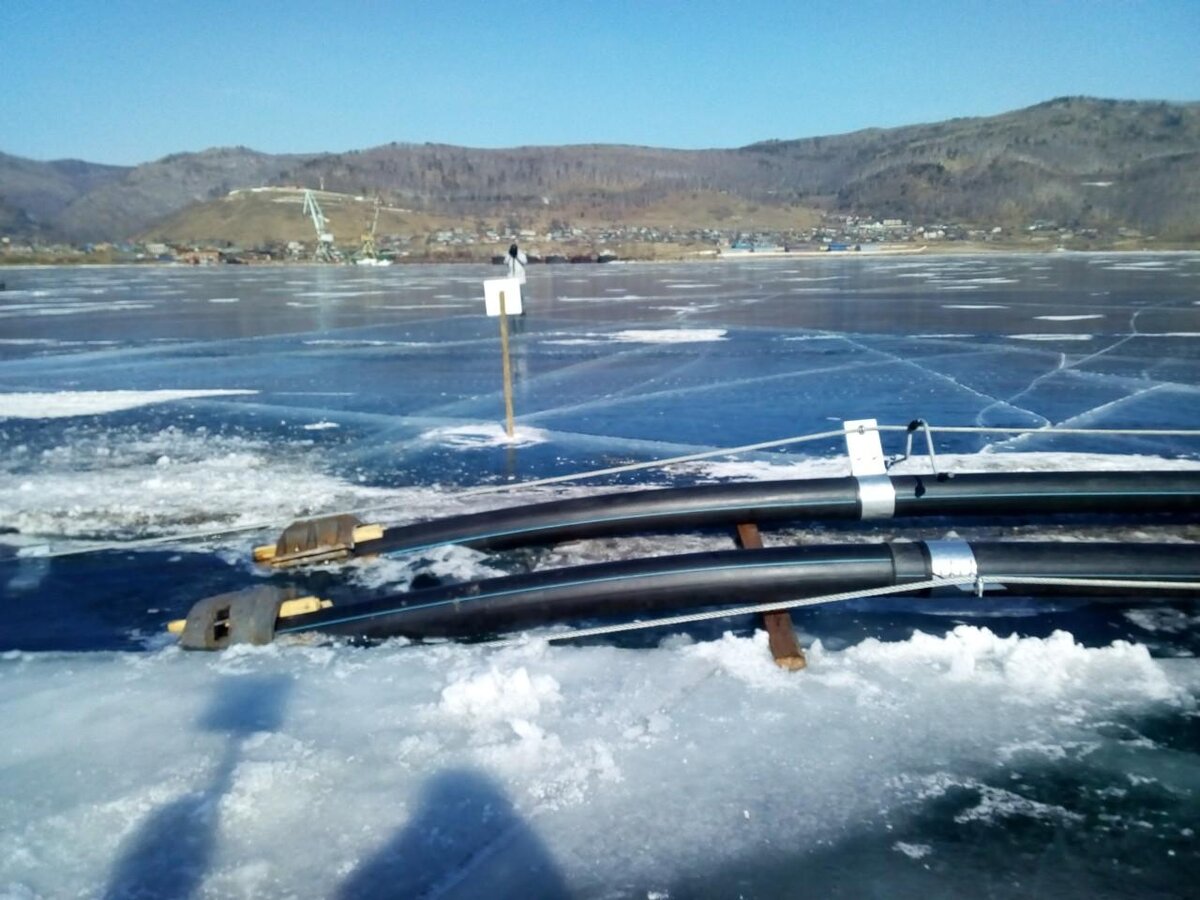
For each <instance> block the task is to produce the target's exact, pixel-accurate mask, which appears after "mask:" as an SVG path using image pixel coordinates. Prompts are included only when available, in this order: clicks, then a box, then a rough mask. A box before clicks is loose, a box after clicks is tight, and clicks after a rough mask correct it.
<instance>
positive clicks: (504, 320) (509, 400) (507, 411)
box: [500, 291, 513, 438]
mask: <svg viewBox="0 0 1200 900" xmlns="http://www.w3.org/2000/svg"><path fill="white" fill-rule="evenodd" d="M500 352H501V354H502V355H503V357H504V430H505V431H506V432H508V436H509V437H510V438H511V437H512V436H513V395H512V363H511V362H509V359H508V311H507V310H506V309H505V308H504V291H501V292H500Z"/></svg>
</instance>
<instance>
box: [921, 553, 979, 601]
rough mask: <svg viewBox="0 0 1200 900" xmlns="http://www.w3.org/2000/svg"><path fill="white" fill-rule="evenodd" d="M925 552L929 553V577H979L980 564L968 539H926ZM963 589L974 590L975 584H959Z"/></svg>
mask: <svg viewBox="0 0 1200 900" xmlns="http://www.w3.org/2000/svg"><path fill="white" fill-rule="evenodd" d="M924 544H925V552H926V553H927V554H928V555H929V577H930V578H933V579H935V580H940V579H945V580H947V581H949V580H951V579H962V578H973V579H975V580H976V581H978V579H979V564H978V563H977V562H976V561H975V553H974V551H973V550H972V549H971V545H970V544H968V543H967V542H966V541H925V542H924ZM957 587H958V589H959V590H961V591H974V590H975V585H971V584H961V583H960V584H958V585H957Z"/></svg>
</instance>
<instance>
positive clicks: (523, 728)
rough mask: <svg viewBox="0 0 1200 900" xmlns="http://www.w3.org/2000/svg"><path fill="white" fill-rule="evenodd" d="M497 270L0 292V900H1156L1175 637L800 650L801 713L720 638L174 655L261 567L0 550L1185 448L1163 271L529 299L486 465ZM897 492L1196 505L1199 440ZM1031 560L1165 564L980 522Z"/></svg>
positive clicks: (1164, 622)
mask: <svg viewBox="0 0 1200 900" xmlns="http://www.w3.org/2000/svg"><path fill="white" fill-rule="evenodd" d="M499 274H500V272H499V269H498V268H492V267H486V266H482V267H471V266H453V267H449V266H448V267H434V266H412V267H393V268H388V269H376V270H367V271H363V270H358V269H354V268H350V267H327V268H319V267H281V268H276V267H271V268H246V269H241V268H237V267H223V268H215V269H187V268H157V267H156V268H79V269H62V268H58V269H12V270H6V271H5V272H4V281H5V282H6V288H7V289H6V290H5V291H4V292H2V293H0V529H4V531H3V532H2V533H0V602H3V604H4V614H5V621H4V626H3V627H2V628H0V652H2V653H3V654H4V655H3V657H2V658H0V714H2V715H3V716H4V720H5V721H6V722H7V723H9V724H8V727H7V728H6V738H5V741H4V742H3V746H2V747H0V895H9V896H14V897H22V898H24V897H60V896H84V897H88V896H104V897H134V896H202V897H240V896H245V897H256V898H257V897H290V896H343V897H393V896H405V897H408V896H437V897H459V896H461V897H476V896H486V895H493V896H539V895H543V896H583V897H651V896H657V897H673V898H679V897H695V896H713V897H736V896H739V895H741V896H746V897H788V896H808V895H813V896H846V897H861V896H889V897H897V896H913V897H917V896H922V897H927V896H964V895H985V896H994V897H1028V896H1037V895H1041V894H1045V895H1050V894H1054V895H1058V896H1079V897H1084V896H1086V897H1099V896H1112V897H1116V896H1130V895H1138V896H1163V897H1170V896H1187V895H1189V894H1190V892H1191V891H1192V890H1193V885H1194V883H1195V880H1196V878H1197V877H1200V852H1198V851H1197V844H1196V840H1195V835H1194V832H1193V829H1194V828H1195V827H1196V823H1197V822H1200V758H1198V756H1197V754H1198V753H1200V730H1198V729H1197V722H1198V721H1200V718H1198V712H1197V705H1196V699H1197V692H1198V690H1200V664H1198V663H1197V662H1196V659H1195V654H1196V652H1197V650H1198V649H1200V639H1197V636H1196V634H1195V631H1196V625H1197V622H1198V618H1197V616H1196V614H1195V612H1194V610H1193V608H1191V607H1188V606H1179V605H1167V604H1161V605H1160V604H1152V605H1147V606H1142V607H1138V608H1135V609H1120V608H1115V607H1100V606H1093V607H1084V608H1072V607H1070V606H1069V605H1068V606H1064V607H1062V608H1053V609H1050V610H1049V611H1048V612H1047V614H1046V615H1044V616H1040V617H1034V616H1031V615H1025V614H1022V611H1021V610H1014V609H1010V610H1008V611H1007V612H1005V613H1004V614H1001V615H996V616H992V617H981V616H977V615H976V616H967V615H961V614H955V611H953V610H949V611H947V610H945V609H943V610H941V611H940V612H941V614H939V615H932V614H927V613H920V612H918V611H915V610H913V609H911V608H906V607H905V605H904V604H903V603H900V602H897V603H896V604H893V605H891V606H890V607H887V608H883V607H856V608H850V609H845V608H841V609H815V610H808V611H804V612H797V613H796V614H795V616H794V618H795V621H796V624H797V627H798V630H799V631H800V632H801V634H802V636H803V638H804V640H805V642H806V643H808V644H810V645H811V646H812V648H813V649H812V653H811V654H810V660H811V663H812V665H811V667H810V669H809V670H808V671H806V672H805V673H802V674H798V675H788V674H784V673H781V672H779V671H777V670H776V669H775V668H774V666H773V665H772V664H771V662H770V660H769V657H768V655H767V653H766V650H765V645H764V642H763V638H762V635H761V634H755V633H754V631H753V622H750V621H725V622H720V623H718V625H717V626H714V627H711V628H708V629H700V630H693V631H690V632H687V633H682V632H667V633H650V634H648V635H643V636H642V637H640V638H636V639H626V640H624V641H621V642H616V643H607V644H605V643H592V644H588V645H583V646H570V645H553V646H551V645H547V644H546V643H545V642H544V641H540V640H538V639H536V637H534V638H530V639H529V640H527V641H526V642H524V643H522V644H520V645H518V646H515V647H506V648H494V647H484V646H460V645H438V646H420V647H413V646H405V645H403V644H402V643H401V642H394V643H388V644H385V645H383V646H379V647H373V648H355V647H348V646H343V645H291V646H283V645H280V646H272V647H268V648H255V649H239V650H236V651H231V652H227V653H225V654H222V655H219V656H209V655H197V654H184V653H182V652H180V651H178V650H177V649H175V648H174V647H172V646H170V644H169V642H168V641H167V640H166V639H165V638H164V636H163V633H162V628H163V624H164V623H165V621H166V620H168V619H170V618H174V617H176V616H179V615H182V614H183V613H184V612H185V611H186V610H187V608H188V607H189V606H190V605H191V604H192V603H193V602H194V601H196V600H197V599H200V598H201V597H204V596H207V595H210V594H214V593H219V592H221V591H223V590H230V589H234V588H236V587H241V586H245V585H246V584H247V583H248V582H250V581H253V580H256V579H260V578H262V577H263V576H262V575H261V574H260V573H257V572H256V571H255V570H254V568H253V567H252V566H251V564H250V563H248V561H247V559H248V555H249V550H250V548H251V547H252V546H253V545H255V544H257V543H263V542H264V539H265V540H272V541H273V539H274V535H273V534H271V533H269V532H268V533H266V534H265V535H264V533H256V532H253V531H250V530H246V531H242V532H237V533H234V534H231V535H229V536H227V537H225V538H223V539H222V540H221V541H220V542H218V543H216V544H210V545H200V544H197V543H195V542H188V543H184V544H176V545H171V546H165V547H155V548H145V549H137V550H134V549H113V550H107V551H104V552H97V553H90V554H84V555H78V556H65V557H57V558H46V557H44V556H39V555H37V554H38V552H39V548H43V547H50V548H52V549H54V550H63V549H72V548H76V547H79V546H81V545H83V544H85V543H88V542H92V541H120V540H125V539H133V538H139V537H145V536H152V535H169V534H189V533H193V532H199V531H205V530H209V529H218V528H237V527H240V526H249V525H252V524H254V523H273V524H274V525H275V526H276V530H278V527H280V526H282V525H284V524H286V523H287V522H289V521H290V520H291V519H292V518H294V517H296V516H301V515H309V514H315V513H321V512H332V511H339V510H343V509H351V508H363V507H368V506H375V507H381V511H380V513H379V517H380V518H381V520H382V521H384V522H389V523H390V522H407V521H412V520H414V519H420V518H425V517H430V516H434V515H439V514H446V513H452V512H460V511H465V510H475V509H483V508H487V507H488V506H495V505H508V504H510V503H514V502H517V501H518V500H525V499H539V500H540V499H547V498H550V497H554V496H571V495H575V494H583V493H588V492H592V491H597V490H604V489H607V488H609V487H611V486H613V485H618V484H630V483H638V484H655V485H658V484H663V485H665V484H679V483H693V482H702V481H711V480H717V479H723V478H772V477H804V476H805V475H828V474H843V473H845V472H847V471H848V467H847V465H846V464H845V462H844V461H843V460H842V459H841V457H840V451H841V448H840V447H839V446H838V444H837V443H834V442H829V443H827V444H809V445H801V446H800V447H797V448H794V449H792V450H791V451H781V452H760V453H757V454H750V455H743V456H739V457H738V458H736V459H728V460H725V459H721V460H710V461H706V462H699V463H690V464H686V465H682V466H677V467H674V468H672V469H670V470H668V471H658V470H654V471H649V472H647V471H643V472H639V473H633V474H626V475H623V476H614V477H609V478H607V479H600V480H592V481H589V482H586V483H583V484H580V485H574V486H567V487H563V488H559V489H552V488H541V489H536V490H530V491H525V492H522V493H520V494H518V495H517V496H516V497H515V498H514V497H513V496H505V495H480V496H477V497H465V496H460V491H461V489H464V488H470V487H475V486H480V485H495V484H500V483H503V482H507V481H510V480H520V481H525V480H531V479H536V478H541V477H546V476H552V475H561V474H565V473H572V472H579V471H583V470H588V469H593V468H602V467H610V466H618V465H622V464H625V463H630V462H639V461H645V460H652V459H657V458H664V457H670V456H676V455H681V454H687V453H694V452H700V451H707V450H713V449H718V448H723V447H732V446H736V445H740V444H748V443H752V442H759V441H767V440H772V439H776V438H782V437H788V436H792V435H801V434H805V433H809V432H817V431H826V430H830V429H832V428H837V427H839V423H840V422H841V421H842V420H844V419H855V418H868V417H872V418H877V419H879V420H880V421H881V422H884V423H888V424H906V423H907V422H908V421H910V420H911V419H914V418H918V417H920V418H925V419H927V420H929V421H931V422H933V423H934V424H942V425H980V426H993V427H999V426H1011V427H1034V428H1037V427H1043V426H1046V425H1051V424H1053V425H1058V426H1064V427H1076V428H1136V427H1144V428H1150V427H1153V428H1164V429H1170V428H1174V429H1190V428H1195V427H1197V424H1198V422H1200V403H1198V402H1197V400H1198V398H1200V255H1193V254H1157V255H1151V254H1137V255H1133V254H1128V255H1115V254H1114V255H1075V254H1052V255H1037V256H1032V255H1031V256H986V257H953V256H932V257H912V256H908V257H880V258H876V259H866V258H851V259H840V258H823V259H809V260H795V259H778V260H770V261H766V260H755V261H745V262H723V263H693V264H675V265H619V264H614V265H607V266H569V265H563V266H540V267H533V268H531V269H530V276H529V281H530V283H529V285H528V289H527V293H526V301H525V303H526V309H527V315H525V316H524V317H522V318H521V319H520V320H515V321H514V323H513V332H514V333H513V363H514V371H515V376H516V390H515V394H516V396H515V406H516V415H517V424H518V434H517V437H518V440H517V441H515V442H512V443H510V442H508V441H506V440H504V438H503V412H504V407H503V401H502V396H501V389H500V353H499V340H498V327H497V322H496V320H495V319H488V318H486V317H485V316H484V315H483V314H482V313H483V309H482V307H483V302H482V289H481V284H480V282H481V281H482V279H484V278H490V277H497V276H498V275H499ZM900 449H902V448H901V445H900V444H899V438H898V437H895V436H893V437H891V438H889V437H887V436H885V450H886V451H888V452H889V453H896V452H899V450H900ZM939 452H941V453H943V454H945V455H946V456H947V461H949V462H952V463H953V464H954V465H955V466H956V467H960V468H961V469H962V470H964V471H969V470H979V469H981V468H1014V467H1028V466H1033V467H1038V468H1048V467H1055V466H1060V465H1071V466H1083V467H1088V468H1103V467H1107V468H1116V467H1123V468H1129V467H1155V468H1163V467H1191V468H1195V467H1197V466H1200V441H1197V440H1196V439H1195V438H1181V437H1162V438H1145V437H1138V438H1132V437H1115V436H1113V437H1105V438H1098V437H1096V436H1074V437H1070V436H1060V437H1055V438H1049V437H1043V436H1030V437H1007V438H1006V437H1004V436H1000V435H992V436H987V435H976V434H972V435H957V436H954V437H947V438H945V439H943V440H941V441H940V442H939ZM917 463H919V461H910V462H909V463H906V465H915V464H917ZM969 527H970V528H973V529H974V533H980V534H991V533H993V532H994V529H991V528H990V526H988V525H987V524H986V523H983V524H981V523H976V524H974V525H972V526H969ZM947 528H948V526H947V525H946V524H945V523H942V524H938V523H933V524H927V525H924V526H922V527H920V528H916V527H901V526H899V525H890V524H889V525H887V526H876V527H875V528H873V529H855V530H849V529H836V528H827V529H823V528H813V529H808V530H797V531H791V532H784V533H782V534H774V535H771V534H768V535H767V541H768V543H771V542H772V541H784V540H789V539H793V538H808V537H811V536H812V535H813V534H816V535H818V536H819V537H820V538H821V539H822V540H856V539H861V536H862V535H863V534H866V535H867V536H868V537H870V539H872V540H882V539H886V538H890V537H893V536H896V535H905V536H910V537H916V538H927V537H943V536H945V535H946V533H947ZM958 533H960V534H967V533H968V531H966V530H960V531H959V532H958ZM1038 533H1048V534H1050V536H1051V537H1053V538H1055V539H1061V540H1080V539H1087V538H1089V537H1094V536H1097V535H1102V536H1106V537H1110V538H1113V537H1117V538H1121V539H1128V540H1139V539H1141V540H1145V539H1151V540H1162V539H1165V538H1164V536H1168V537H1169V538H1170V539H1176V540H1180V539H1190V540H1195V539H1196V538H1197V533H1196V530H1195V526H1194V525H1186V526H1184V527H1182V528H1174V529H1172V530H1170V531H1167V530H1166V529H1165V528H1162V527H1160V526H1157V525H1153V524H1152V525H1144V526H1143V525H1136V526H1121V525H1117V524H1113V523H1104V524H1099V525H1098V524H1096V523H1083V524H1080V523H1073V524H1069V525H1063V524H1058V525H1054V526H1050V527H1048V528H1037V527H1034V526H1032V525H1022V526H1021V534H1022V535H1024V536H1029V535H1033V534H1038ZM718 546H722V547H723V546H728V540H727V538H724V537H722V536H719V535H693V536H683V537H671V538H661V539H659V538H656V539H650V538H645V539H640V538H639V539H635V540H630V541H623V542H621V543H620V544H619V545H618V544H617V543H615V542H612V541H592V542H579V543H577V544H572V545H566V546H564V547H559V548H555V549H554V550H551V551H544V552H537V553H524V554H502V555H499V556H496V557H486V556H483V555H482V554H479V553H475V552H472V551H466V550H444V551H439V552H437V553H434V554H430V555H428V556H426V557H424V558H419V559H406V558H397V559H385V560H377V561H374V562H370V561H366V562H360V563H355V564H353V565H352V566H350V567H348V568H347V569H345V570H342V571H340V572H325V571H314V572H301V573H289V574H286V575H276V576H273V578H275V579H276V580H279V581H280V583H296V584H299V585H302V586H303V587H305V588H306V589H312V590H315V591H318V592H320V593H322V594H324V595H329V596H333V597H334V598H335V599H346V598H349V597H351V596H354V595H361V594H362V593H364V592H366V593H369V592H373V591H386V590H392V591H394V590H396V589H397V588H398V587H399V588H404V587H406V586H407V585H408V584H409V583H410V582H411V581H412V579H413V578H414V577H415V576H416V575H418V574H426V575H431V576H434V577H438V578H442V579H454V578H469V577H479V576H482V575H486V574H493V573H497V572H507V571H519V570H522V569H528V568H531V567H532V568H550V567H554V566H560V565H566V564H571V563H578V562H588V561H596V560H604V559H612V558H615V557H617V556H634V555H653V554H663V553H675V552H685V551H688V550H695V549H709V548H715V547H718ZM948 613H951V614H948ZM726 632H728V633H726ZM1114 642H1115V643H1114Z"/></svg>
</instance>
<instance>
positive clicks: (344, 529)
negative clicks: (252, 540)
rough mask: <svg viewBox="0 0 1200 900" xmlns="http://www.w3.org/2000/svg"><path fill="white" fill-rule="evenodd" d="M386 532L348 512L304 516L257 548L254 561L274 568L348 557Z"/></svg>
mask: <svg viewBox="0 0 1200 900" xmlns="http://www.w3.org/2000/svg"><path fill="white" fill-rule="evenodd" d="M382 536H383V528H382V527H381V526H379V525H362V524H360V523H359V521H358V519H357V518H355V517H354V516H353V515H350V514H349V513H344V514H342V515H336V516H324V517H322V518H319V519H301V520H299V521H297V522H293V523H292V524H291V525H289V526H288V527H287V528H285V529H284V530H283V534H281V535H280V536H279V540H278V541H277V542H276V543H275V545H274V546H271V545H270V544H268V545H266V546H263V547H255V548H254V560H255V562H262V563H267V564H268V565H271V566H274V567H275V568H285V567H287V566H298V565H306V564H311V563H319V562H328V561H330V560H335V559H345V558H346V557H347V556H351V555H352V554H353V552H354V545H355V544H356V543H361V542H363V541H370V540H376V539H378V538H380V537H382Z"/></svg>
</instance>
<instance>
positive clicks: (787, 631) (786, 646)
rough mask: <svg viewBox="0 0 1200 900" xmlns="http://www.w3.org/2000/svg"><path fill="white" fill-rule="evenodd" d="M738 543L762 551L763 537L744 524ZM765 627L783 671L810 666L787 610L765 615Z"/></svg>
mask: <svg viewBox="0 0 1200 900" xmlns="http://www.w3.org/2000/svg"><path fill="white" fill-rule="evenodd" d="M737 543H738V546H739V547H741V548H742V549H743V550H761V549H762V545H763V542H762V535H761V534H759V532H758V526H757V525H755V524H754V523H753V522H742V523H741V524H739V525H738V527H737ZM763 627H764V628H765V629H766V630H767V641H768V644H769V646H770V648H771V656H772V657H774V659H775V664H776V665H777V666H779V667H780V668H781V669H787V670H788V671H789V672H796V671H799V670H800V669H803V668H804V667H805V666H807V665H808V661H807V660H806V659H805V658H804V651H803V650H802V649H801V648H800V644H799V642H798V641H797V640H796V630H795V629H794V628H793V627H792V617H791V615H790V614H789V613H788V611H787V610H779V611H778V612H766V613H763Z"/></svg>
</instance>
